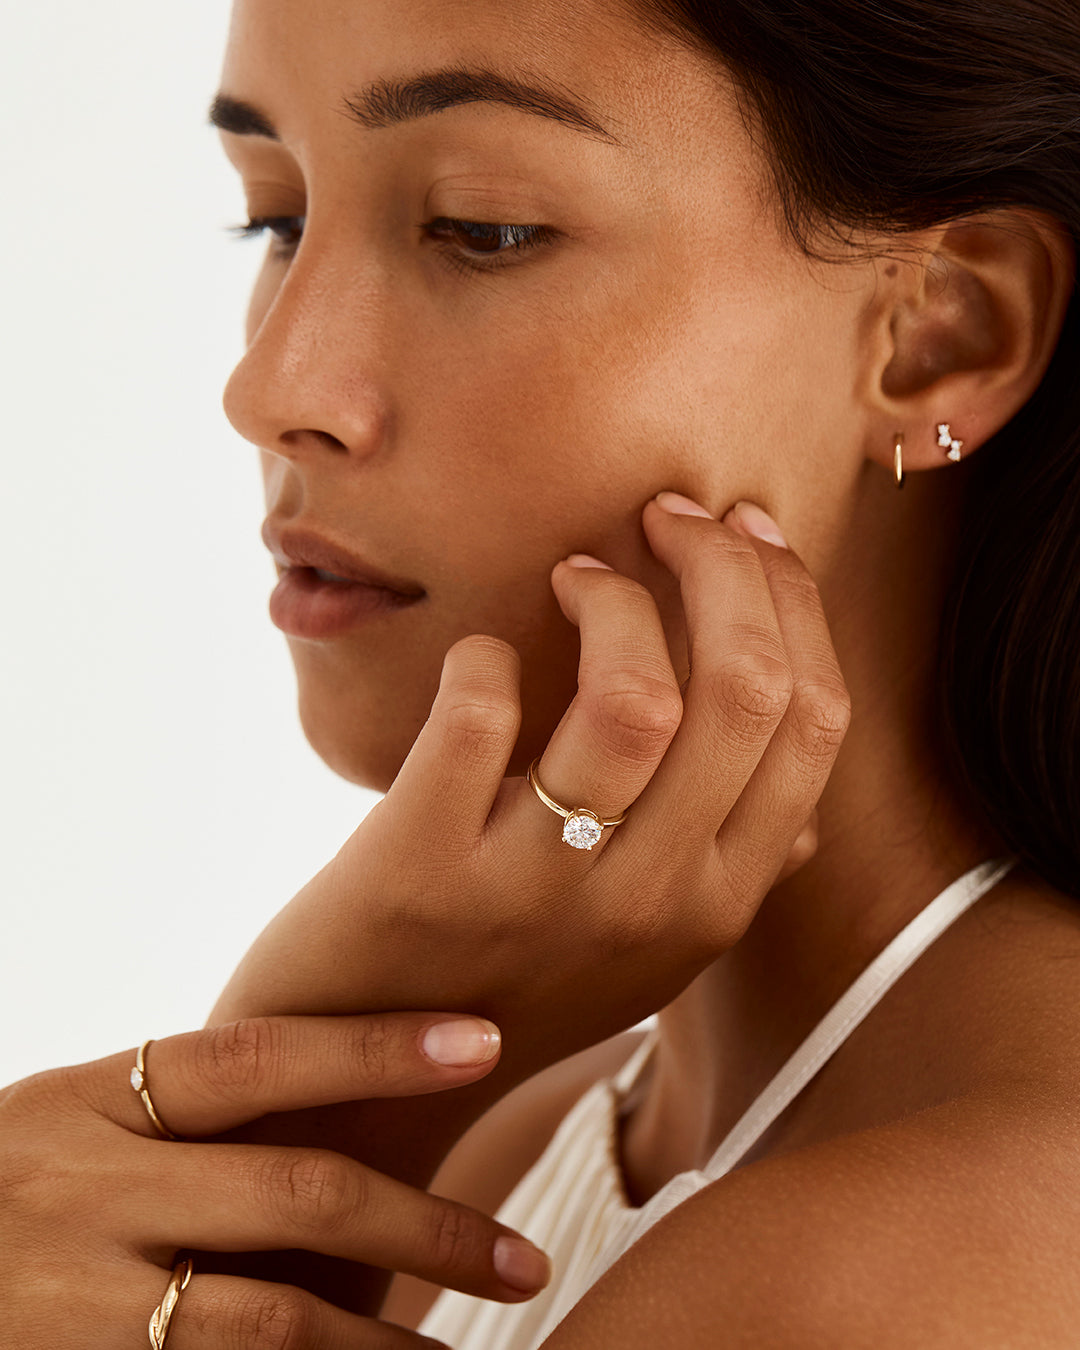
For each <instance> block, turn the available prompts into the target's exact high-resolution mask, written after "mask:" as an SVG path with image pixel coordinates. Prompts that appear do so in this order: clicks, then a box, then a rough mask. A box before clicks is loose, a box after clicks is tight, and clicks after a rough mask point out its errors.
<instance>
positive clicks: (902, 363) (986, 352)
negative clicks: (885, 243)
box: [867, 208, 1075, 471]
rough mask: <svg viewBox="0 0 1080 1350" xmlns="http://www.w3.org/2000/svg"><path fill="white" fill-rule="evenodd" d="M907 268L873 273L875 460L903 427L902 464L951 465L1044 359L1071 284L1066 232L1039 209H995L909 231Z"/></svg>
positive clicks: (1035, 379) (1022, 399)
mask: <svg viewBox="0 0 1080 1350" xmlns="http://www.w3.org/2000/svg"><path fill="white" fill-rule="evenodd" d="M908 242H909V243H911V244H914V245H915V246H916V248H917V249H918V251H919V252H920V254H921V257H920V259H919V261H918V262H917V263H916V264H915V265H914V266H907V267H896V266H895V265H892V266H889V267H888V268H886V269H883V272H882V273H881V274H879V285H880V286H881V287H882V290H881V291H880V292H879V296H878V301H879V303H878V308H877V314H876V320H877V322H878V323H879V324H880V325H881V326H882V330H884V331H881V330H879V331H880V337H881V340H880V341H879V342H877V343H870V344H868V348H867V350H868V351H870V352H874V353H876V356H875V357H873V358H872V359H876V362H877V373H876V375H875V374H874V373H873V372H868V374H870V384H871V395H870V396H871V401H872V403H873V404H875V405H876V406H875V407H874V408H873V413H874V417H873V422H874V423H875V424H876V426H877V427H878V428H879V429H880V434H879V435H877V436H876V441H877V445H876V446H875V447H874V448H873V449H872V450H871V451H870V453H871V455H872V457H873V458H875V459H879V458H880V460H881V461H882V463H883V464H886V465H887V466H888V467H890V468H892V467H893V464H892V452H893V450H894V445H895V433H896V431H897V429H898V428H907V429H908V436H907V438H906V440H905V444H904V451H903V456H904V469H905V470H906V471H911V470H919V469H926V468H932V467H938V466H940V465H945V464H948V463H949V462H950V461H951V462H953V463H955V462H957V460H958V459H959V457H960V454H961V452H962V454H963V457H964V458H967V456H968V455H969V454H971V453H972V452H973V451H975V450H976V449H977V448H978V447H979V446H980V445H981V444H983V443H984V442H985V441H986V440H988V439H989V438H990V437H991V436H993V435H994V434H995V433H996V432H998V431H999V430H1000V429H1001V428H1002V427H1003V426H1004V425H1005V424H1006V423H1007V422H1008V421H1009V420H1010V419H1011V418H1012V417H1014V416H1015V415H1016V413H1017V412H1018V411H1019V410H1020V409H1021V408H1022V407H1023V406H1024V404H1025V403H1026V402H1027V401H1028V399H1030V398H1031V396H1032V394H1033V393H1034V392H1035V390H1036V389H1037V388H1038V385H1039V382H1040V381H1041V380H1042V377H1043V375H1044V374H1045V372H1046V368H1047V366H1048V365H1049V363H1050V359H1051V357H1052V355H1053V352H1054V348H1055V347H1056V345H1057V341H1058V338H1059V336H1060V333H1061V327H1062V324H1063V323H1064V319H1065V313H1066V310H1067V308H1068V303H1069V299H1070V297H1071V295H1072V292H1073V287H1074V285H1075V256H1074V250H1073V245H1072V241H1071V238H1070V236H1069V234H1068V232H1067V231H1066V230H1065V228H1064V227H1063V226H1062V225H1060V224H1059V223H1058V222H1057V221H1056V220H1054V219H1052V218H1051V217H1049V216H1047V215H1045V214H1044V213H1042V212H1039V211H1035V210H1033V209H1028V208H1016V209H1002V210H999V211H993V212H987V213H984V214H983V215H979V216H972V217H965V218H963V219H959V220H955V221H950V222H947V223H945V224H943V225H940V226H937V227H935V228H934V229H933V230H929V231H925V232H921V233H920V235H919V236H918V237H917V238H916V237H914V236H912V237H910V239H909V241H908Z"/></svg>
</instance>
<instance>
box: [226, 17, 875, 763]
mask: <svg viewBox="0 0 1080 1350" xmlns="http://www.w3.org/2000/svg"><path fill="white" fill-rule="evenodd" d="M448 68H450V69H452V70H454V71H457V72H459V77H458V79H457V81H456V83H451V84H447V83H446V82H445V79H446V77H443V83H442V84H441V86H440V87H441V89H442V93H443V95H444V96H443V97H442V98H436V99H435V100H434V103H433V102H432V100H431V99H429V98H427V97H424V96H422V94H421V95H417V94H413V95H411V96H410V95H409V94H408V92H406V93H405V94H403V95H401V94H395V93H394V92H393V91H391V90H390V89H389V85H390V84H391V83H396V82H399V81H411V80H414V79H415V78H416V77H417V76H420V75H427V76H431V75H433V74H434V73H435V72H439V71H446V70H447V69H448ZM466 70H467V71H469V72H474V73H475V72H483V73H486V78H487V85H486V87H487V90H488V92H489V93H493V92H495V86H494V77H495V76H500V77H502V78H504V79H515V80H518V81H520V82H522V83H525V84H527V85H530V86H539V87H540V89H541V90H542V91H543V93H541V94H534V95H532V96H528V99H527V106H526V107H524V108H523V107H517V106H512V105H511V104H510V103H508V102H505V101H492V100H491V99H484V100H478V99H477V98H476V96H475V94H474V95H472V96H471V98H472V101H468V102H463V103H461V102H456V101H454V102H453V103H452V104H451V106H447V104H448V103H450V101H451V100H450V98H449V97H448V96H447V93H448V91H450V92H453V90H454V89H455V88H456V89H458V90H460V89H461V88H462V87H463V86H464V83H465V81H464V77H463V76H462V75H461V74H460V72H464V71H466ZM482 84H483V81H482ZM222 93H223V94H224V95H225V96H226V97H227V98H228V99H231V100H235V101H238V102H241V103H244V104H248V105H250V106H251V107H252V108H254V109H255V110H257V112H258V113H259V114H260V115H261V117H262V119H263V123H264V125H263V126H262V127H261V131H260V128H259V127H258V126H256V127H255V128H254V129H253V130H249V131H247V132H242V131H240V130H226V131H224V132H223V140H224V143H225V148H226V151H227V153H228V155H229V157H230V159H231V160H232V162H233V163H234V165H235V166H236V168H237V169H238V171H239V172H240V174H241V176H242V178H243V181H244V187H245V191H246V195H247V203H248V209H249V212H250V215H251V216H252V217H253V218H254V217H285V218H288V217H302V218H303V220H302V221H299V222H297V224H298V225H302V227H303V228H302V241H301V242H299V243H298V245H296V246H295V247H291V248H289V247H283V246H282V245H281V244H280V243H279V242H278V238H277V236H276V235H275V236H273V237H272V238H271V243H270V246H269V250H268V253H267V257H266V260H265V263H264V266H263V268H262V271H261V274H260V276H259V279H258V281H257V283H256V286H255V291H254V294H253V297H252V303H251V309H250V314H249V317H248V329H247V339H248V348H247V353H246V355H245V356H244V358H243V360H242V361H241V362H240V364H239V366H238V367H237V369H236V371H235V373H234V374H233V376H232V378H231V380H230V382H229V386H228V389H227V391H226V409H227V412H228V415H229V417H230V419H231V421H232V422H233V424H234V425H235V426H236V428H237V429H238V430H239V431H240V433H241V434H242V435H243V436H245V437H246V438H247V439H248V440H250V441H251V442H253V443H254V444H255V445H257V446H258V447H259V449H260V451H261V458H262V467H263V474H264V480H265V490H266V504H267V514H268V519H269V521H270V522H271V523H272V525H273V527H274V528H275V529H277V530H279V531H284V533H285V534H286V535H288V534H289V532H292V531H304V532H313V533H315V534H317V535H319V536H321V537H323V538H324V539H326V540H328V541H330V542H331V543H333V544H334V545H336V546H338V547H339V548H344V549H346V550H347V551H349V552H350V553H353V554H355V555H356V556H357V557H359V558H360V559H362V560H363V561H364V562H365V563H366V564H367V565H368V566H370V567H373V568H375V569H378V570H379V571H381V572H384V573H387V574H389V575H390V576H392V577H395V578H398V579H406V580H408V581H409V582H411V583H413V584H414V585H415V586H416V587H417V588H419V589H422V590H423V592H424V596H423V598H422V599H420V600H419V601H417V602H416V603H414V604H412V605H409V606H407V607H403V608H398V609H394V610H392V611H386V612H379V613H376V614H375V615H372V616H370V617H368V618H367V619H366V620H365V621H364V622H361V623H357V624H356V625H354V626H352V627H350V628H347V629H346V630H345V631H341V632H338V633H336V634H335V635H333V636H328V637H311V636H295V635H293V636H290V637H289V645H290V648H291V651H292V656H293V660H294V662H295V665H296V671H297V677H298V682H299V704H300V713H301V719H302V722H303V725H304V729H305V732H306V734H307V736H308V738H309V740H310V741H311V743H312V745H313V746H314V748H315V749H316V750H317V751H318V753H319V754H320V755H322V757H323V758H324V759H325V760H326V761H327V763H328V764H329V765H330V766H331V767H332V768H334V769H335V770H336V771H338V772H339V773H340V774H342V775H343V776H345V777H346V778H348V779H351V780H352V781H354V782H357V783H362V784H364V785H367V786H371V787H376V788H379V789H385V788H386V787H387V786H388V785H389V783H390V781H391V780H392V779H393V776H394V774H395V773H396V771H397V769H398V767H399V766H400V764H401V762H402V760H403V758H404V757H405V755H406V754H407V753H408V750H409V748H410V746H411V744H412V742H413V740H414V739H415V737H416V735H417V733H418V731H419V730H420V727H421V725H422V724H423V722H424V720H425V718H426V716H427V714H428V711H429V709H430V706H431V701H432V699H433V697H434V694H435V690H436V688H437V685H438V680H439V673H440V669H441V664H442V658H443V655H444V653H445V652H446V650H447V649H448V648H449V647H450V646H451V644H452V643H454V642H455V641H456V640H457V639H458V638H460V637H463V636H464V635H466V634H469V633H489V634H493V635H495V636H497V637H500V638H503V639H505V640H506V641H507V642H509V643H511V644H513V645H514V646H515V647H516V648H517V649H518V651H519V653H520V655H521V658H522V664H523V687H522V699H523V709H524V722H523V728H522V734H521V738H520V740H519V743H518V748H517V752H516V754H515V758H514V761H513V763H512V765H511V772H518V773H520V772H524V767H525V765H526V764H527V763H528V761H529V759H530V758H531V757H532V756H533V755H534V754H538V753H539V752H540V750H541V749H542V748H543V745H544V743H545V741H546V739H547V737H548V736H549V735H550V733H551V731H552V730H553V729H554V727H555V725H556V724H557V722H558V720H559V718H560V717H561V715H562V713H563V712H564V711H565V708H566V705H567V704H568V702H569V701H570V699H571V697H572V695H573V692H574V687H575V672H576V663H577V654H578V643H577V633H576V630H575V629H574V628H573V626H572V625H571V624H570V623H569V622H568V621H567V620H566V619H565V618H564V617H563V615H562V613H561V611H560V609H559V607H558V604H557V603H556V601H555V598H554V595H553V592H552V590H551V586H550V582H549V576H550V572H551V569H552V567H553V566H554V564H555V563H556V562H557V561H558V560H559V559H560V558H562V557H565V556H566V555H567V554H568V553H572V552H586V553H592V554H595V555H596V556H598V557H599V558H601V559H603V560H604V561H605V562H607V563H609V564H610V565H612V566H613V567H615V568H616V569H617V570H619V571H621V572H624V573H626V574H628V575H630V576H633V577H635V578H637V579H638V580H640V581H642V582H643V583H644V584H646V585H647V586H648V587H649V588H650V590H652V592H653V594H654V595H655V596H656V598H657V601H658V603H659V604H660V607H661V612H662V614H663V617H664V622H665V626H666V629H667V632H668V636H669V641H670V643H671V647H672V654H673V658H674V660H675V662H676V669H677V671H678V673H679V675H680V678H682V676H683V675H684V674H685V654H684V650H683V646H684V644H683V640H682V619H681V608H680V605H679V602H678V593H677V588H676V586H675V583H674V580H673V578H672V577H671V576H670V575H669V574H668V573H667V572H666V571H665V570H664V569H663V568H662V567H661V566H660V564H659V563H658V562H657V561H656V560H655V558H654V557H653V556H652V554H651V553H650V551H649V548H648V545H647V543H646V540H645V536H644V534H643V531H642V528H641V523H640V514H641V510H642V507H643V506H644V504H645V502H646V501H647V500H648V499H649V498H650V497H652V496H653V495H655V494H656V493H657V492H658V491H660V490H662V489H665V488H667V489H672V490H675V491H680V492H684V493H687V494H688V495H690V496H693V497H696V498H697V499H698V500H700V501H702V502H703V504H704V505H706V506H708V507H709V508H710V510H713V511H715V512H717V513H723V512H724V511H725V510H726V509H727V508H728V507H729V506H730V505H732V504H733V503H734V502H735V501H737V500H738V499H739V498H742V497H748V498H751V499H753V500H755V501H757V502H759V503H760V504H761V505H763V506H764V507H765V508H766V509H768V510H770V511H771V512H772V513H773V514H774V515H775V516H776V517H777V518H778V519H779V521H780V524H781V527H782V528H783V529H784V532H785V534H787V536H788V538H789V539H790V540H791V542H792V543H793V544H794V546H795V547H796V548H798V549H799V551H800V552H801V553H802V554H803V556H804V558H806V560H807V561H808V562H809V563H810V565H811V567H813V566H814V560H815V557H823V556H825V555H826V554H827V550H828V544H827V538H826V536H827V528H828V527H827V525H826V524H825V523H823V522H824V521H825V519H826V517H827V515H828V512H827V511H825V510H824V509H823V504H824V501H825V500H826V499H827V498H828V496H829V484H828V483H827V482H823V481H822V479H823V477H824V478H828V476H829V474H830V472H831V473H832V474H833V475H834V476H835V469H833V470H830V469H829V468H828V465H829V464H831V463H832V462H833V460H832V458H831V456H832V451H833V450H834V449H835V445H836V443H837V441H838V440H839V441H843V440H844V439H845V438H846V440H847V442H848V443H850V442H851V439H852V435H853V431H852V416H851V412H852V394H851V388H852V369H853V361H854V356H853V352H854V350H855V344H856V340H857V317H858V311H859V308H860V306H861V305H862V304H863V303H864V290H865V287H864V285H863V281H864V280H865V276H864V274H863V273H862V272H860V270H859V269H858V268H855V269H843V270H842V271H839V274H838V269H832V270H831V271H830V272H829V273H828V274H823V273H822V272H821V271H820V270H819V271H815V270H814V268H813V267H812V266H811V265H810V264H809V263H808V262H807V261H806V259H805V258H804V257H803V255H802V254H801V253H799V252H798V251H797V250H796V249H795V248H794V247H793V246H792V245H791V244H790V243H789V242H788V241H787V239H786V238H785V237H784V236H783V235H782V233H781V231H780V230H779V228H778V226H777V224H776V222H775V219H774V214H773V208H772V201H771V196H770V190H769V187H768V183H769V179H768V176H767V173H766V170H765V166H764V162H763V160H762V158H761V156H760V153H759V152H758V150H757V149H755V147H754V145H753V143H752V141H751V139H750V137H749V135H748V133H747V131H746V129H745V127H744V125H743V122H742V120H741V118H740V115H739V112H738V109H737V107H736V105H735V102H734V99H733V96H732V94H731V92H730V87H729V85H728V83H727V81H726V79H725V78H724V77H723V75H722V72H721V71H720V70H718V68H717V67H715V66H714V65H712V64H710V63H709V62H708V61H707V60H706V59H705V58H703V57H699V56H697V55H695V54H693V53H692V52H690V51H689V50H687V49H684V48H682V47H677V46H676V45H674V44H671V45H670V46H669V45H665V44H661V42H660V41H659V40H658V39H657V38H656V37H653V36H648V35H646V34H645V33H643V32H641V31H640V30H639V29H638V28H637V27H636V26H635V24H634V22H633V19H632V18H631V17H630V15H629V13H628V12H625V11H624V10H623V9H622V8H621V7H619V6H617V5H616V4H615V3H613V2H612V0H607V2H606V3H604V2H603V0H574V3H573V4H572V5H571V4H567V3H565V0H563V2H562V3H560V2H559V0H438V3H436V4H432V3H427V2H425V0H350V2H349V3H347V4H342V3H340V0H303V3H300V0H237V4H236V8H235V12H234V17H233V27H232V32H231V36H230V41H229V46H228V52H227V55H226V60H225V69H224V75H223V80H222ZM556 100H564V101H567V102H570V103H573V104H576V105H577V106H578V108H579V109H580V111H581V116H582V118H583V119H584V121H585V122H586V123H588V124H589V125H587V126H582V125H581V124H580V122H578V121H577V120H572V115H571V114H570V113H569V112H565V111H558V113H557V115H540V114H541V113H546V114H555V113H556V102H555V101H556ZM219 106H221V105H219ZM229 120H230V123H231V125H233V126H234V127H236V126H238V124H237V123H236V121H235V115H234V116H233V117H232V118H231V119H229ZM267 131H273V132H274V133H275V135H274V136H271V135H268V134H266V132H267ZM455 221H465V222H470V226H469V228H468V229H464V228H462V227H461V226H460V225H454V224H452V223H448V222H455ZM474 222H475V223H479V224H482V225H486V226H488V228H486V229H483V230H479V229H477V225H476V224H475V223H474ZM493 225H500V226H504V227H505V226H518V227H525V226H540V227H543V229H544V231H545V234H544V236H543V238H544V239H545V241H546V242H540V243H535V244H534V245H533V246H532V247H526V246H525V241H527V240H529V239H531V238H534V237H535V231H530V230H525V229H516V230H509V229H505V228H504V229H502V230H501V231H499V230H495V229H493V228H491V226H493ZM277 228H278V233H279V234H280V235H281V236H282V237H283V238H284V239H285V240H286V241H287V243H291V242H292V241H294V240H295V237H296V234H297V233H298V230H293V231H292V233H290V230H289V227H288V224H287V223H286V224H285V225H281V226H278V227H277ZM515 243H517V244H519V245H520V246H519V247H515V246H514V245H515ZM830 447H831V448H830Z"/></svg>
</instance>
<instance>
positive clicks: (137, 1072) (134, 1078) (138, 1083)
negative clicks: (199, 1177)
mask: <svg viewBox="0 0 1080 1350" xmlns="http://www.w3.org/2000/svg"><path fill="white" fill-rule="evenodd" d="M153 1043H154V1042H153V1041H152V1040H149V1041H143V1043H142V1045H140V1046H139V1048H138V1050H136V1052H135V1067H134V1068H133V1069H132V1071H131V1086H132V1087H133V1088H134V1089H135V1091H136V1092H137V1093H138V1095H139V1100H140V1101H141V1102H142V1104H143V1106H145V1107H146V1114H147V1115H148V1116H149V1117H150V1123H151V1125H153V1127H154V1129H155V1130H157V1132H158V1134H160V1135H161V1137H162V1139H176V1138H177V1136H176V1135H175V1134H173V1132H172V1130H169V1129H166V1127H165V1125H164V1123H163V1122H162V1119H161V1117H160V1116H159V1115H158V1113H157V1110H156V1108H155V1106H154V1103H153V1102H152V1101H151V1099H150V1088H149V1087H148V1086H147V1082H146V1051H147V1047H148V1046H151V1045H153Z"/></svg>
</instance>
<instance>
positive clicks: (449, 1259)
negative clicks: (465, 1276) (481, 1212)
mask: <svg viewBox="0 0 1080 1350" xmlns="http://www.w3.org/2000/svg"><path fill="white" fill-rule="evenodd" d="M477 1239H478V1234H477V1226H476V1223H475V1222H474V1221H473V1219H472V1216H471V1215H470V1214H469V1213H468V1212H467V1211H466V1210H464V1209H462V1208H461V1207H460V1206H458V1205H455V1204H453V1203H451V1202H449V1201H446V1202H443V1203H441V1204H439V1205H438V1206H437V1208H436V1209H435V1212H434V1214H433V1216H432V1225H431V1250H432V1260H433V1262H434V1265H435V1268H436V1269H437V1270H456V1271H460V1270H465V1269H468V1268H470V1267H471V1266H473V1265H475V1263H476V1260H477V1257H478V1256H479V1254H480V1249H481V1246H484V1248H485V1249H486V1246H487V1244H486V1243H485V1244H481V1243H480V1242H479V1241H478V1240H477Z"/></svg>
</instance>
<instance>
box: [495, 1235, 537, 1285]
mask: <svg viewBox="0 0 1080 1350" xmlns="http://www.w3.org/2000/svg"><path fill="white" fill-rule="evenodd" d="M493 1260H494V1263H495V1271H496V1273H497V1274H498V1276H499V1279H500V1280H502V1282H503V1284H508V1285H509V1286H510V1288H511V1289H520V1290H521V1291H522V1292H523V1293H525V1292H527V1293H532V1292H533V1291H534V1290H537V1289H543V1287H544V1285H546V1284H547V1282H548V1281H549V1280H550V1279H551V1262H550V1261H549V1260H548V1258H547V1257H546V1256H545V1255H544V1253H543V1252H542V1251H541V1250H540V1249H539V1247H534V1246H533V1245H532V1243H531V1242H526V1241H525V1239H524V1238H512V1237H499V1238H496V1239H495V1251H494V1256H493Z"/></svg>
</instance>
